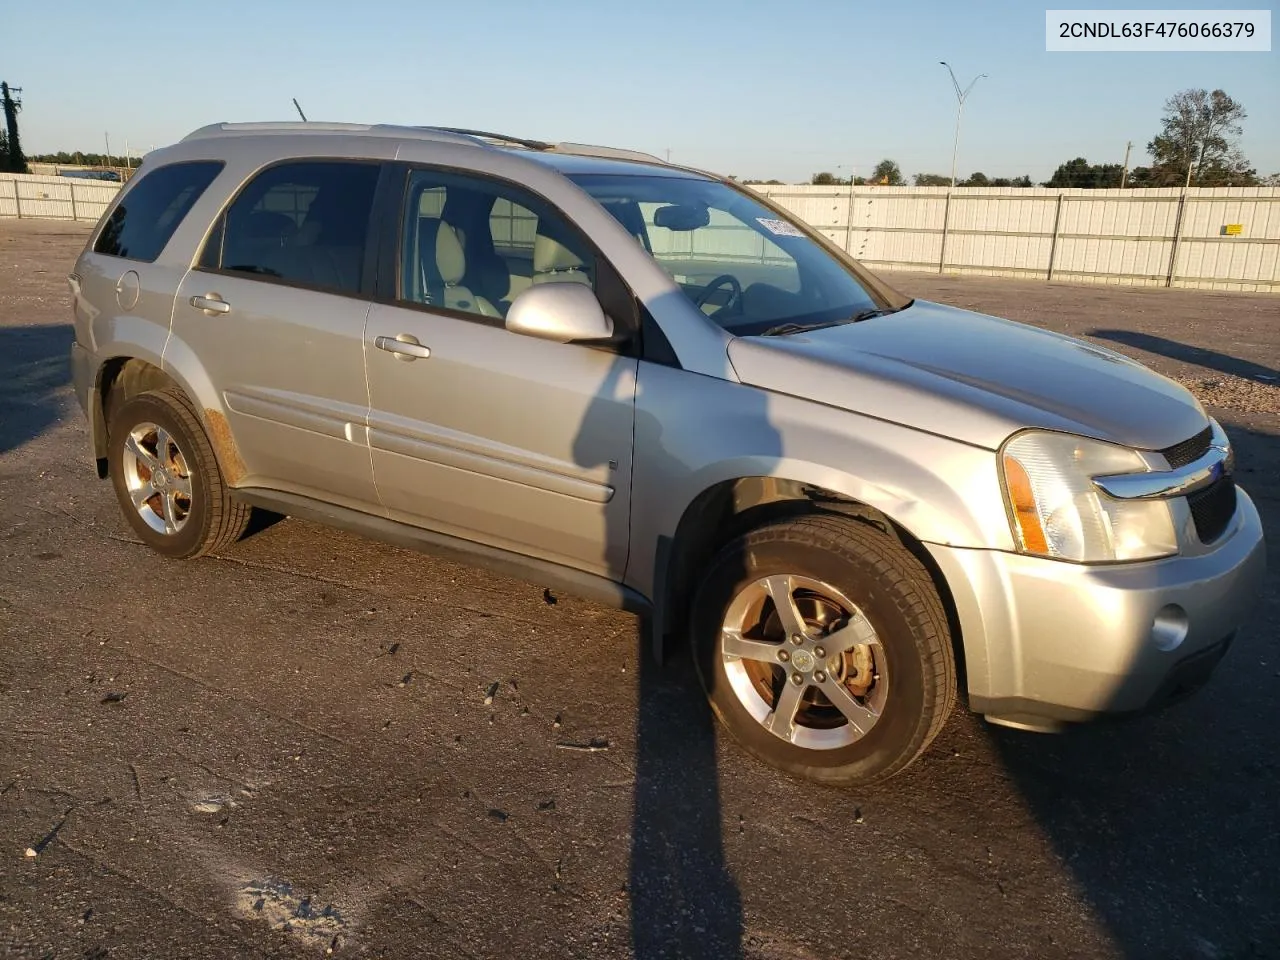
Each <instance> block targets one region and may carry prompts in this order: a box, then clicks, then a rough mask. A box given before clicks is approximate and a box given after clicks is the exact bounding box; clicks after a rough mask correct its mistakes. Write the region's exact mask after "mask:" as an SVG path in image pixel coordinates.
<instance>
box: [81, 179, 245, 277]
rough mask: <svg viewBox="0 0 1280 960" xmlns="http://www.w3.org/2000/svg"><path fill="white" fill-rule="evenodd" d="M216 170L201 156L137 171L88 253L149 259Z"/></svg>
mask: <svg viewBox="0 0 1280 960" xmlns="http://www.w3.org/2000/svg"><path fill="white" fill-rule="evenodd" d="M221 169H222V164H221V163H220V162H219V161H216V160H201V161H197V162H193V163H171V164H169V165H167V166H163V167H156V168H155V169H154V170H151V171H149V172H142V173H139V174H138V175H137V176H138V182H137V183H135V184H133V185H132V186H130V187H129V189H128V190H127V191H126V192H125V194H124V196H122V197H121V198H120V202H119V203H117V204H116V206H115V209H114V210H112V211H111V215H110V216H109V217H107V222H106V223H105V224H103V227H102V232H101V233H100V234H98V239H97V241H96V242H95V243H94V245H93V250H94V252H95V253H104V254H106V255H107V256H109V257H123V258H125V259H126V260H141V261H144V262H146V263H151V262H152V261H154V260H155V259H156V257H158V256H160V251H161V250H163V249H164V246H165V244H166V243H168V242H169V238H170V237H172V236H173V233H174V231H175V230H177V229H178V224H180V223H181V222H182V218H183V217H185V216H186V215H187V212H188V211H189V210H190V209H191V208H192V207H193V206H194V205H195V202H196V201H197V200H199V199H200V194H202V193H204V191H205V188H206V187H208V186H209V184H211V183H212V182H213V178H214V177H216V176H217V175H218V171H220V170H221Z"/></svg>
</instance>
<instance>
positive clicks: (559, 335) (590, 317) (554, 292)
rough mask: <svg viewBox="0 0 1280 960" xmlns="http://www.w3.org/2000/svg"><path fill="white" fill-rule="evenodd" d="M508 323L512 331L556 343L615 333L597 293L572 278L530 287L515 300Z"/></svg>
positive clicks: (600, 337)
mask: <svg viewBox="0 0 1280 960" xmlns="http://www.w3.org/2000/svg"><path fill="white" fill-rule="evenodd" d="M506 326H507V329H508V330H510V331H511V332H512V333H521V334H524V335H525V336H526V337H538V338H539V339H542V340H554V341H555V342H556V343H569V342H571V341H574V340H608V339H609V338H610V337H612V336H613V321H612V320H610V319H609V318H608V317H606V316H605V313H604V310H603V309H602V308H601V307H600V301H599V300H597V299H596V295H595V293H593V292H592V290H591V288H590V287H588V286H585V285H583V284H581V283H573V282H569V281H563V282H552V283H540V284H535V285H534V286H532V287H529V288H528V289H527V290H525V291H524V292H523V293H521V294H520V295H519V296H517V297H516V298H515V300H514V301H513V302H512V304H511V309H510V310H509V311H507V324H506Z"/></svg>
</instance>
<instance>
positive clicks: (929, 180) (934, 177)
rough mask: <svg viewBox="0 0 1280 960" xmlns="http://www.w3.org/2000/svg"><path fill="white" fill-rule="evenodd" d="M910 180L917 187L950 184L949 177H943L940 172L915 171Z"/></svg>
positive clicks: (946, 185)
mask: <svg viewBox="0 0 1280 960" xmlns="http://www.w3.org/2000/svg"><path fill="white" fill-rule="evenodd" d="M911 182H912V183H914V184H915V185H916V186H917V187H949V186H951V178H950V177H944V176H943V175H942V174H940V173H917V174H916V175H915V176H914V177H912V178H911Z"/></svg>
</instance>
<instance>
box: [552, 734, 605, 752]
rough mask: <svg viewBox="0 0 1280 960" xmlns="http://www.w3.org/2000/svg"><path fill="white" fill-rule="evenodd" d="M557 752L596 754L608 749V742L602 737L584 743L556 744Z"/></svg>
mask: <svg viewBox="0 0 1280 960" xmlns="http://www.w3.org/2000/svg"><path fill="white" fill-rule="evenodd" d="M556 749H558V750H578V751H581V752H582V753H598V752H600V751H601V750H608V749H609V741H608V740H607V739H606V738H604V737H592V738H591V739H590V740H589V741H588V742H586V743H564V742H560V743H557V744H556Z"/></svg>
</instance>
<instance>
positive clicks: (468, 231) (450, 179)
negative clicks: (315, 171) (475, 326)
mask: <svg viewBox="0 0 1280 960" xmlns="http://www.w3.org/2000/svg"><path fill="white" fill-rule="evenodd" d="M403 222H404V228H403V235H402V240H401V248H400V288H399V298H400V299H401V300H404V301H407V302H409V303H419V304H423V305H426V306H435V307H443V308H445V309H448V310H458V311H461V312H463V313H469V314H473V315H475V316H478V317H487V318H490V319H492V320H493V321H494V322H500V321H501V319H502V318H503V317H505V316H506V315H507V311H508V310H510V309H511V302H512V301H513V300H514V299H515V298H516V297H517V296H519V294H520V293H521V292H522V291H524V290H525V289H527V288H528V287H530V286H533V285H535V284H541V283H580V284H584V285H586V286H591V287H594V285H595V277H596V261H595V255H594V253H593V252H592V251H591V250H590V249H589V247H588V246H587V244H586V243H585V242H584V241H583V240H582V238H581V237H580V236H579V235H578V234H577V233H576V232H575V231H573V230H572V229H570V228H569V226H568V224H567V223H566V221H565V220H564V218H563V216H562V215H561V214H559V213H558V212H556V211H555V210H554V209H553V208H551V207H550V206H549V205H548V204H547V203H545V202H544V201H542V200H540V199H539V198H537V197H534V196H533V195H531V194H526V193H525V192H524V191H522V190H520V189H519V188H517V187H514V186H511V185H510V184H505V183H501V182H497V181H492V180H487V179H484V178H482V177H474V176H466V175H462V174H455V173H449V172H445V171H437V170H414V171H412V172H411V173H410V175H409V183H408V191H407V194H406V209H405V216H404V219H403Z"/></svg>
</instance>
